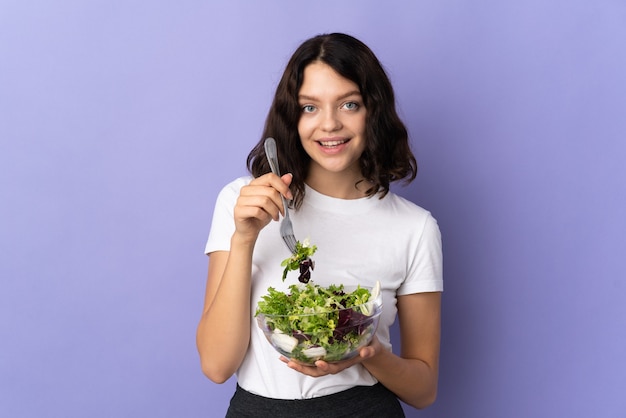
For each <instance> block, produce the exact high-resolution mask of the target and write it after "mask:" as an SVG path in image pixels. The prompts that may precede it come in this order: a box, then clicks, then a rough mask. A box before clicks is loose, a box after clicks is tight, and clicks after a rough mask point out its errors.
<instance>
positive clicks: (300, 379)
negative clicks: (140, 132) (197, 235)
mask: <svg viewBox="0 0 626 418" xmlns="http://www.w3.org/2000/svg"><path fill="white" fill-rule="evenodd" d="M270 136H271V137H274V138H275V139H276V142H277V148H278V157H279V163H280V168H281V172H282V173H288V174H285V175H283V176H282V177H278V176H276V175H274V174H272V173H271V172H270V167H269V164H268V162H267V159H266V158H265V152H264V148H263V142H264V139H265V138H266V137H270ZM247 161H248V168H249V170H250V172H251V174H252V176H250V177H243V178H239V179H237V180H235V181H233V182H232V183H230V184H229V185H227V186H226V187H225V188H224V189H223V190H222V192H221V193H220V195H219V196H218V199H217V204H216V207H215V211H214V218H213V222H212V227H211V232H210V235H209V240H208V243H207V246H206V253H207V254H208V255H209V272H208V280H207V288H206V299H205V306H204V311H203V314H202V318H201V320H200V324H199V326H198V333H197V345H198V351H199V353H200V358H201V364H202V370H203V372H204V373H205V374H206V375H207V376H208V377H209V379H211V380H212V381H214V382H218V383H222V382H224V381H226V380H227V379H228V378H230V377H231V376H232V375H233V374H234V373H236V374H237V380H238V385H237V390H236V392H235V395H234V396H233V398H232V400H231V404H230V408H229V412H228V415H227V416H232V417H235V416H237V417H242V416H259V417H264V416H273V417H282V416H285V417H287V416H289V417H296V416H297V417H304V416H311V417H320V416H324V417H340V416H350V417H368V416H372V417H396V416H399V417H400V416H404V415H403V412H402V408H401V406H400V403H399V401H398V399H401V400H402V401H404V402H406V403H407V404H409V405H412V406H414V407H416V408H423V407H426V406H428V405H430V404H431V403H433V402H434V400H435V397H436V392H437V376H438V360H439V340H440V304H441V291H442V290H443V278H442V254H441V236H440V233H439V228H438V226H437V222H436V221H435V219H434V218H433V217H432V216H431V214H430V213H429V212H428V211H426V210H424V209H422V208H420V207H418V206H416V205H415V204H413V203H411V202H409V201H407V200H405V199H403V198H401V197H399V196H397V195H395V194H394V193H392V192H390V191H389V185H390V183H391V182H393V181H398V180H405V181H411V180H413V179H414V178H415V175H416V171H417V166H416V162H415V158H414V157H413V154H412V153H411V150H410V146H409V142H408V137H407V131H406V128H405V126H404V125H403V123H402V122H401V120H400V119H399V117H398V115H397V113H396V110H395V99H394V93H393V89H392V86H391V84H390V82H389V79H388V77H387V75H386V74H385V72H384V70H383V68H382V66H381V64H380V63H379V61H378V59H377V58H376V57H375V55H374V54H373V53H372V51H371V50H370V49H369V48H368V47H367V46H366V45H364V44H363V43H362V42H360V41H359V40H357V39H355V38H353V37H351V36H349V35H345V34H339V33H334V34H328V35H320V36H316V37H314V38H311V39H309V40H307V41H305V42H304V43H303V44H302V45H301V46H300V47H299V48H298V49H297V50H296V51H295V53H294V55H293V56H292V57H291V59H290V61H289V63H288V65H287V68H286V69H285V72H284V74H283V77H282V79H281V81H280V83H279V85H278V87H277V90H276V95H275V97H274V101H273V103H272V106H271V108H270V111H269V115H268V117H267V121H266V125H265V130H264V132H263V137H262V138H261V140H260V141H259V143H258V144H257V145H256V146H255V147H254V149H253V150H252V151H251V152H250V154H249V156H248V160H247ZM281 195H282V196H284V197H285V198H287V199H289V200H290V201H291V208H290V209H289V210H290V215H291V216H292V221H293V225H294V230H295V235H296V237H297V238H298V239H300V240H304V239H305V238H309V239H310V241H311V243H313V244H315V245H316V246H317V247H318V251H317V252H316V254H315V256H314V259H315V263H316V264H315V271H314V273H313V275H312V280H313V281H314V282H315V283H316V284H319V285H323V286H327V285H330V284H344V285H346V286H349V285H356V284H360V285H361V286H374V284H375V282H376V281H380V283H381V288H382V294H383V314H382V315H381V319H380V323H379V327H378V330H377V333H376V336H375V337H374V339H373V341H372V343H371V344H370V345H369V346H367V347H364V348H362V349H361V351H360V353H359V356H357V357H356V358H353V359H350V360H346V361H343V362H338V363H326V362H324V361H317V362H316V363H315V364H314V365H312V366H303V365H301V364H299V363H296V362H294V361H290V360H289V359H287V358H284V357H280V356H279V355H278V354H277V352H276V351H275V350H274V348H272V347H271V345H270V344H269V343H268V342H267V340H266V339H265V337H264V335H263V333H262V331H261V330H260V329H259V328H258V327H257V326H256V321H255V319H254V311H255V309H256V305H257V303H258V301H259V299H260V298H261V296H263V295H264V294H266V293H267V289H268V287H269V286H273V287H275V288H276V289H279V290H285V289H287V287H288V286H289V285H290V284H293V283H297V280H296V277H297V274H296V276H293V277H291V276H289V277H288V278H287V280H286V281H285V282H284V283H283V282H282V280H281V277H282V267H281V266H280V263H281V261H282V260H283V259H285V258H287V257H289V255H290V254H289V251H288V250H287V248H286V246H285V245H284V244H283V242H282V239H281V236H280V233H279V222H272V221H278V220H279V218H280V215H281V214H282V211H283V209H282V208H283V207H282V204H281ZM396 315H397V317H398V320H399V327H400V334H401V347H400V350H399V351H400V355H396V354H394V353H393V352H392V351H391V344H390V337H389V327H390V326H391V325H392V323H393V322H394V320H395V318H396Z"/></svg>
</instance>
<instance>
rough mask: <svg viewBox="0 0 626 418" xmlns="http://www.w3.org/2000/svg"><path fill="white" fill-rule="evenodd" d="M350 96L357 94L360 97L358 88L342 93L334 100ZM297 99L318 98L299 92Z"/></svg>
mask: <svg viewBox="0 0 626 418" xmlns="http://www.w3.org/2000/svg"><path fill="white" fill-rule="evenodd" d="M350 96H359V97H360V96H361V92H360V91H358V90H352V91H349V92H347V93H344V94H342V95H341V96H339V97H337V98H336V99H335V100H336V101H340V100H343V99H346V98H348V97H350ZM298 99H300V100H311V101H318V100H319V99H318V98H317V97H314V96H308V95H306V94H299V95H298Z"/></svg>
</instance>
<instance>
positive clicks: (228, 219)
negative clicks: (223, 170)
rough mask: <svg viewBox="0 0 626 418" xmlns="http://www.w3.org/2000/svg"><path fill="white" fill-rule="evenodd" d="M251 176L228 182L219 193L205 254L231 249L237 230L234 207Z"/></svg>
mask: <svg viewBox="0 0 626 418" xmlns="http://www.w3.org/2000/svg"><path fill="white" fill-rule="evenodd" d="M251 180H252V178H251V177H240V178H238V179H236V180H234V181H232V182H231V183H229V184H227V185H226V186H225V187H224V188H223V189H222V190H221V191H220V193H219V194H218V196H217V199H216V202H215V208H214V210H213V220H212V222H211V230H210V232H209V239H208V241H207V243H206V247H205V249H204V253H205V254H209V253H212V252H213V251H229V250H230V239H231V237H232V236H233V233H234V232H235V221H234V208H235V204H236V203H237V198H238V197H239V192H240V190H241V188H242V187H243V186H244V185H246V184H248V183H250V181H251Z"/></svg>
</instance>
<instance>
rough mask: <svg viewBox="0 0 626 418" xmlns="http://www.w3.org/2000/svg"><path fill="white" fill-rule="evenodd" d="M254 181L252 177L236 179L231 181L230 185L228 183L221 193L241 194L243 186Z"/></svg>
mask: <svg viewBox="0 0 626 418" xmlns="http://www.w3.org/2000/svg"><path fill="white" fill-rule="evenodd" d="M252 179H253V177H252V176H241V177H237V178H236V179H234V180H232V181H230V182H229V183H226V185H224V186H223V187H222V191H221V193H229V192H230V193H232V192H236V193H237V194H239V190H240V189H241V188H242V187H243V186H245V185H247V184H249V183H250V182H251V181H252Z"/></svg>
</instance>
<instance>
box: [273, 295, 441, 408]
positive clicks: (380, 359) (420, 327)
mask: <svg viewBox="0 0 626 418" xmlns="http://www.w3.org/2000/svg"><path fill="white" fill-rule="evenodd" d="M397 306H398V320H399V324H400V335H401V354H400V356H397V355H395V354H393V353H392V352H391V351H389V350H387V349H385V348H384V347H383V346H382V344H381V343H380V342H379V341H378V339H376V338H374V340H373V341H372V343H371V344H370V345H369V346H367V347H364V348H362V349H361V351H360V355H359V356H358V357H356V358H354V359H351V360H346V361H344V362H339V363H332V364H331V363H326V362H324V361H317V362H316V363H315V366H302V365H300V364H298V363H296V362H293V361H289V360H288V359H286V358H282V360H283V361H284V362H286V363H287V364H288V366H289V367H291V368H292V369H294V370H298V371H300V372H302V373H305V374H307V375H310V376H323V375H326V374H335V373H339V372H340V371H342V370H344V369H345V368H347V367H350V366H352V365H354V364H356V363H362V364H363V366H365V368H367V370H368V371H369V372H370V373H371V374H372V375H373V376H374V377H376V379H377V380H378V381H379V382H380V383H382V384H383V385H385V387H387V388H388V389H389V390H391V391H392V392H394V393H395V394H396V396H397V397H398V398H400V399H401V400H402V401H404V402H406V403H407V404H409V405H411V406H413V407H415V408H425V407H427V406H429V405H431V404H432V403H433V402H434V401H435V398H436V397H437V380H438V375H439V345H440V335H441V330H440V327H441V293H440V292H431V293H415V294H410V295H405V296H399V297H398V302H397Z"/></svg>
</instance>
